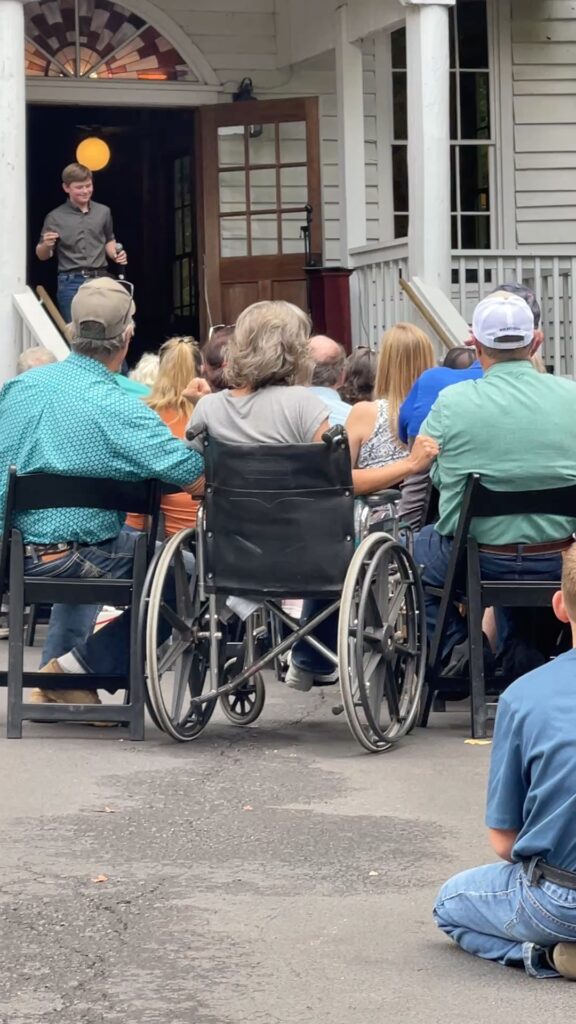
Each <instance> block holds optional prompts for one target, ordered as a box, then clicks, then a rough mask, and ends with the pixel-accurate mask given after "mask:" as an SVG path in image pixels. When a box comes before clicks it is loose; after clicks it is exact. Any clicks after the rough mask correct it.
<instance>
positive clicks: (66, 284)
mask: <svg viewBox="0 0 576 1024" xmlns="http://www.w3.org/2000/svg"><path fill="white" fill-rule="evenodd" d="M101 276H102V277H107V276H108V274H107V271H106V270H103V271H102V275H101ZM88 280H90V279H89V278H88V277H85V275H84V274H80V273H73V272H71V273H64V274H58V291H57V292H56V300H57V302H58V309H59V310H60V312H61V314H62V317H63V319H64V320H65V321H66V323H67V324H69V323H70V321H71V320H72V308H71V307H72V299H73V298H74V296H75V295H76V292H77V291H78V289H79V288H80V286H81V285H83V284H85V283H86V281H88Z"/></svg>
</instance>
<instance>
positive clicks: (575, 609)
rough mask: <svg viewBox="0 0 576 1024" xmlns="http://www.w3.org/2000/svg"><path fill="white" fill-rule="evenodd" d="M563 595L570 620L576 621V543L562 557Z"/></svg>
mask: <svg viewBox="0 0 576 1024" xmlns="http://www.w3.org/2000/svg"><path fill="white" fill-rule="evenodd" d="M562 597H563V598H564V606H565V608H566V611H567V612H568V615H569V616H570V620H571V621H572V622H576V544H573V545H572V547H570V548H568V549H567V550H566V551H565V552H564V557H563V559H562Z"/></svg>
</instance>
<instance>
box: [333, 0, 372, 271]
mask: <svg viewBox="0 0 576 1024" xmlns="http://www.w3.org/2000/svg"><path fill="white" fill-rule="evenodd" d="M363 74H364V69H363V65H362V50H361V48H360V46H359V45H357V44H356V43H351V42H349V39H348V5H347V4H343V5H342V7H340V8H338V10H337V11H336V96H337V109H338V166H339V181H340V209H341V215H340V258H341V262H342V265H343V266H345V267H347V266H349V252H350V249H353V248H354V247H355V246H359V245H365V244H366V170H365V159H364V79H363Z"/></svg>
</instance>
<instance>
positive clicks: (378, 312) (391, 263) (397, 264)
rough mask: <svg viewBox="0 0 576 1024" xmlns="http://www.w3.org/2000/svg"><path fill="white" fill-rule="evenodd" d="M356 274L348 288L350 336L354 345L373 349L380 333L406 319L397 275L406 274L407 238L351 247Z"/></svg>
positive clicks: (405, 310)
mask: <svg viewBox="0 0 576 1024" xmlns="http://www.w3.org/2000/svg"><path fill="white" fill-rule="evenodd" d="M351 258H352V266H353V267H355V269H356V273H355V274H353V275H352V277H351V279H350V283H351V289H352V337H353V338H354V344H355V345H369V346H370V347H371V348H377V346H378V343H379V341H380V338H381V337H382V334H383V332H384V331H385V330H386V329H387V328H388V327H391V326H392V325H393V324H395V323H398V321H400V320H406V319H407V318H408V307H409V303H408V300H407V299H406V297H405V295H404V292H403V291H402V288H401V287H400V278H401V277H407V276H408V239H407V238H399V239H397V240H396V241H394V242H388V243H384V244H383V245H366V246H362V247H361V248H359V249H352V250H351Z"/></svg>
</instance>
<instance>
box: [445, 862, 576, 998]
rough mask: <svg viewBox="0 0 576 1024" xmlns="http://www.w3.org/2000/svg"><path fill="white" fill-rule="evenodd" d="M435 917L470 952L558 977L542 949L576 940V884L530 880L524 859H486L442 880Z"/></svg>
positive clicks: (534, 973) (533, 973)
mask: <svg viewBox="0 0 576 1024" xmlns="http://www.w3.org/2000/svg"><path fill="white" fill-rule="evenodd" d="M434 920H435V921H436V924H437V925H438V927H439V928H441V929H442V931H443V932H445V933H446V935H449V936H450V938H451V939H453V940H454V942H455V943H456V944H457V945H458V946H460V947H461V949H464V950H465V951H466V952H467V953H472V954H473V955H474V956H479V957H482V959H483V960H495V961H496V962H497V963H499V964H504V965H508V966H515V967H520V966H524V969H525V971H526V973H527V974H529V975H531V976H532V977H533V978H556V977H558V974H557V972H556V971H555V970H553V968H552V967H550V965H549V964H548V963H546V962H545V961H544V957H543V955H542V950H543V949H546V948H549V947H550V946H554V945H555V944H556V943H557V942H562V941H564V942H576V890H574V889H565V888H563V887H561V886H558V885H554V884H553V883H552V882H547V881H545V879H541V880H540V882H539V883H538V885H531V884H530V882H529V881H528V877H527V874H526V872H525V871H524V868H523V867H522V865H521V864H508V863H504V862H502V863H500V864H487V865H485V866H484V867H480V868H472V870H471V871H463V872H462V873H461V874H459V875H455V876H454V877H453V878H450V879H449V880H448V881H447V882H446V884H445V885H443V886H442V888H441V890H440V892H439V894H438V898H437V900H436V905H435V907H434Z"/></svg>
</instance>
